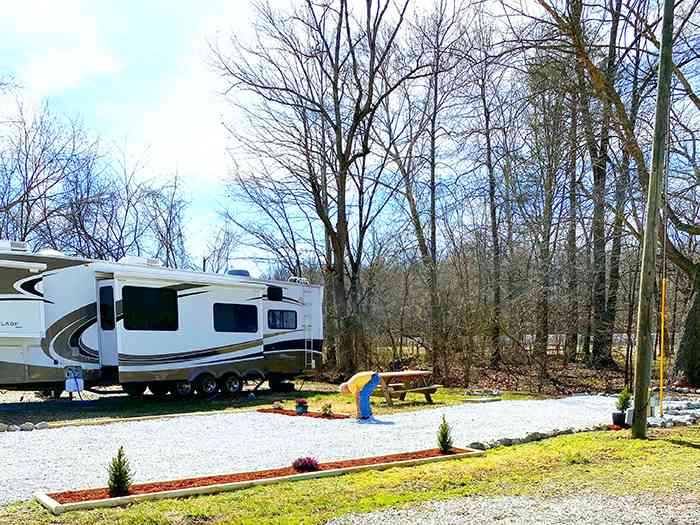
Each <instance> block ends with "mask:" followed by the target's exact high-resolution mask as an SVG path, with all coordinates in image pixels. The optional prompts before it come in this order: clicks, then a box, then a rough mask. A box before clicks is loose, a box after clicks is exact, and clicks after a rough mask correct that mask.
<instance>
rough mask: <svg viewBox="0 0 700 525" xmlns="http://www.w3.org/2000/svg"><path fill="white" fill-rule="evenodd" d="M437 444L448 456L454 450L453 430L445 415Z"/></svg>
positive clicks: (438, 433)
mask: <svg viewBox="0 0 700 525" xmlns="http://www.w3.org/2000/svg"><path fill="white" fill-rule="evenodd" d="M437 444H438V448H439V449H440V450H441V451H442V452H443V454H447V453H448V452H450V451H451V450H452V429H451V428H450V425H449V424H448V423H447V420H446V419H445V416H444V414H443V416H442V421H441V422H440V426H439V427H438V431H437Z"/></svg>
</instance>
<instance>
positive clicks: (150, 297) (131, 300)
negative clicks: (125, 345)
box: [122, 286, 178, 332]
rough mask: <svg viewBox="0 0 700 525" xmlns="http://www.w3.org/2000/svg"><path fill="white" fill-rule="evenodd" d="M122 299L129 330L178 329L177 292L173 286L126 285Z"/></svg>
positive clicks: (170, 330)
mask: <svg viewBox="0 0 700 525" xmlns="http://www.w3.org/2000/svg"><path fill="white" fill-rule="evenodd" d="M122 299H123V306H124V328H126V329H127V330H148V331H167V332H174V331H176V330H177V327H178V319H177V292H176V291H175V290H173V289H172V288H146V287H143V286H125V287H124V288H122Z"/></svg>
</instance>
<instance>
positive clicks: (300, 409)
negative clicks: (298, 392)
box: [296, 399, 309, 414]
mask: <svg viewBox="0 0 700 525" xmlns="http://www.w3.org/2000/svg"><path fill="white" fill-rule="evenodd" d="M296 411H297V414H306V413H307V412H308V411H309V403H307V401H306V399H297V401H296Z"/></svg>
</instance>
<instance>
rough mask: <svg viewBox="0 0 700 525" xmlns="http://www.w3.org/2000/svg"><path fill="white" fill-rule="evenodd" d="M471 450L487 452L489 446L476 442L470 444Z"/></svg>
mask: <svg viewBox="0 0 700 525" xmlns="http://www.w3.org/2000/svg"><path fill="white" fill-rule="evenodd" d="M469 448H473V449H476V450H486V449H487V446H486V445H485V444H484V443H482V442H481V441H474V443H470V444H469Z"/></svg>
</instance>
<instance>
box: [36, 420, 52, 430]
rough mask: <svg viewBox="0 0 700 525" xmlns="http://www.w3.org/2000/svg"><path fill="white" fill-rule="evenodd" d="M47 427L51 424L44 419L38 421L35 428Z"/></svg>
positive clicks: (43, 428) (42, 428)
mask: <svg viewBox="0 0 700 525" xmlns="http://www.w3.org/2000/svg"><path fill="white" fill-rule="evenodd" d="M47 428H49V424H48V423H47V422H46V421H42V422H40V423H37V424H36V425H35V426H34V430H46V429H47Z"/></svg>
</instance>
